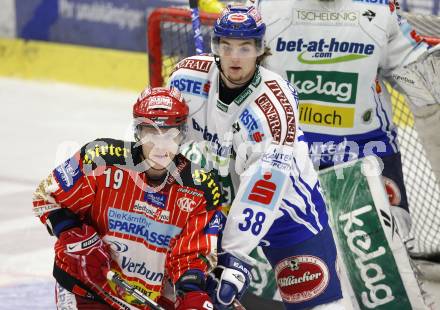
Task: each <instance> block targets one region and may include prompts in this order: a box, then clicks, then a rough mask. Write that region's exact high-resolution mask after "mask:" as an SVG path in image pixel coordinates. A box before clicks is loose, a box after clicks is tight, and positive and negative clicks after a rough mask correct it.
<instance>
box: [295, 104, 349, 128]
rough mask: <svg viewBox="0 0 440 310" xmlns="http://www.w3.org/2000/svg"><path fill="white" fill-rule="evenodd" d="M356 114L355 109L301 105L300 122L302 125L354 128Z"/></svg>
mask: <svg viewBox="0 0 440 310" xmlns="http://www.w3.org/2000/svg"><path fill="white" fill-rule="evenodd" d="M354 112H355V110H354V108H342V107H335V106H325V105H319V104H313V103H300V105H299V121H300V123H301V124H309V125H316V126H326V127H335V128H353V126H354Z"/></svg>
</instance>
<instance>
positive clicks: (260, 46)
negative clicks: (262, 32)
mask: <svg viewBox="0 0 440 310" xmlns="http://www.w3.org/2000/svg"><path fill="white" fill-rule="evenodd" d="M221 38H226V39H238V40H247V39H254V42H255V49H256V53H255V55H250V56H249V57H259V56H261V55H263V54H264V46H265V42H264V39H255V38H233V37H219V36H217V35H212V36H211V52H212V53H213V54H214V55H216V56H221V57H223V55H221V51H220V39H221Z"/></svg>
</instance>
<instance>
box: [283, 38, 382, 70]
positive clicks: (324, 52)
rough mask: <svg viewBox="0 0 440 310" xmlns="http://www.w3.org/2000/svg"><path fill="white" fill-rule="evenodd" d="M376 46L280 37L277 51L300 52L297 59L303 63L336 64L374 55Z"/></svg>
mask: <svg viewBox="0 0 440 310" xmlns="http://www.w3.org/2000/svg"><path fill="white" fill-rule="evenodd" d="M374 49H375V46H374V45H373V44H366V43H363V42H350V41H339V40H337V39H336V38H331V39H326V38H321V39H319V40H317V41H313V40H312V41H306V40H304V39H303V38H299V39H297V40H292V41H288V40H285V39H283V38H281V37H280V38H278V40H277V42H276V48H275V51H276V52H291V53H298V56H297V60H298V61H299V62H300V63H303V64H314V65H319V64H334V63H341V62H348V61H354V60H360V59H363V58H366V57H368V56H370V55H373V53H374Z"/></svg>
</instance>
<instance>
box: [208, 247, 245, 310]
mask: <svg viewBox="0 0 440 310" xmlns="http://www.w3.org/2000/svg"><path fill="white" fill-rule="evenodd" d="M251 269H252V267H251V266H250V265H249V264H247V263H245V262H243V261H242V260H240V259H238V258H237V257H235V256H233V255H231V254H229V253H226V252H225V253H221V254H219V256H218V266H217V267H216V268H215V269H214V271H213V273H211V274H210V275H209V277H208V283H207V291H208V293H209V295H210V296H211V298H212V300H213V302H214V307H215V309H228V308H229V306H230V305H231V304H232V302H233V301H234V299H240V298H241V297H242V296H243V294H244V292H245V291H246V289H247V288H248V287H249V283H250V280H251Z"/></svg>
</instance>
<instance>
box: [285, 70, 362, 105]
mask: <svg viewBox="0 0 440 310" xmlns="http://www.w3.org/2000/svg"><path fill="white" fill-rule="evenodd" d="M287 78H288V80H289V82H290V83H291V84H292V85H295V87H296V89H297V90H298V93H299V99H300V100H318V101H324V102H330V103H346V104H355V103H356V94H357V85H358V74H357V73H350V72H339V71H287Z"/></svg>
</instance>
